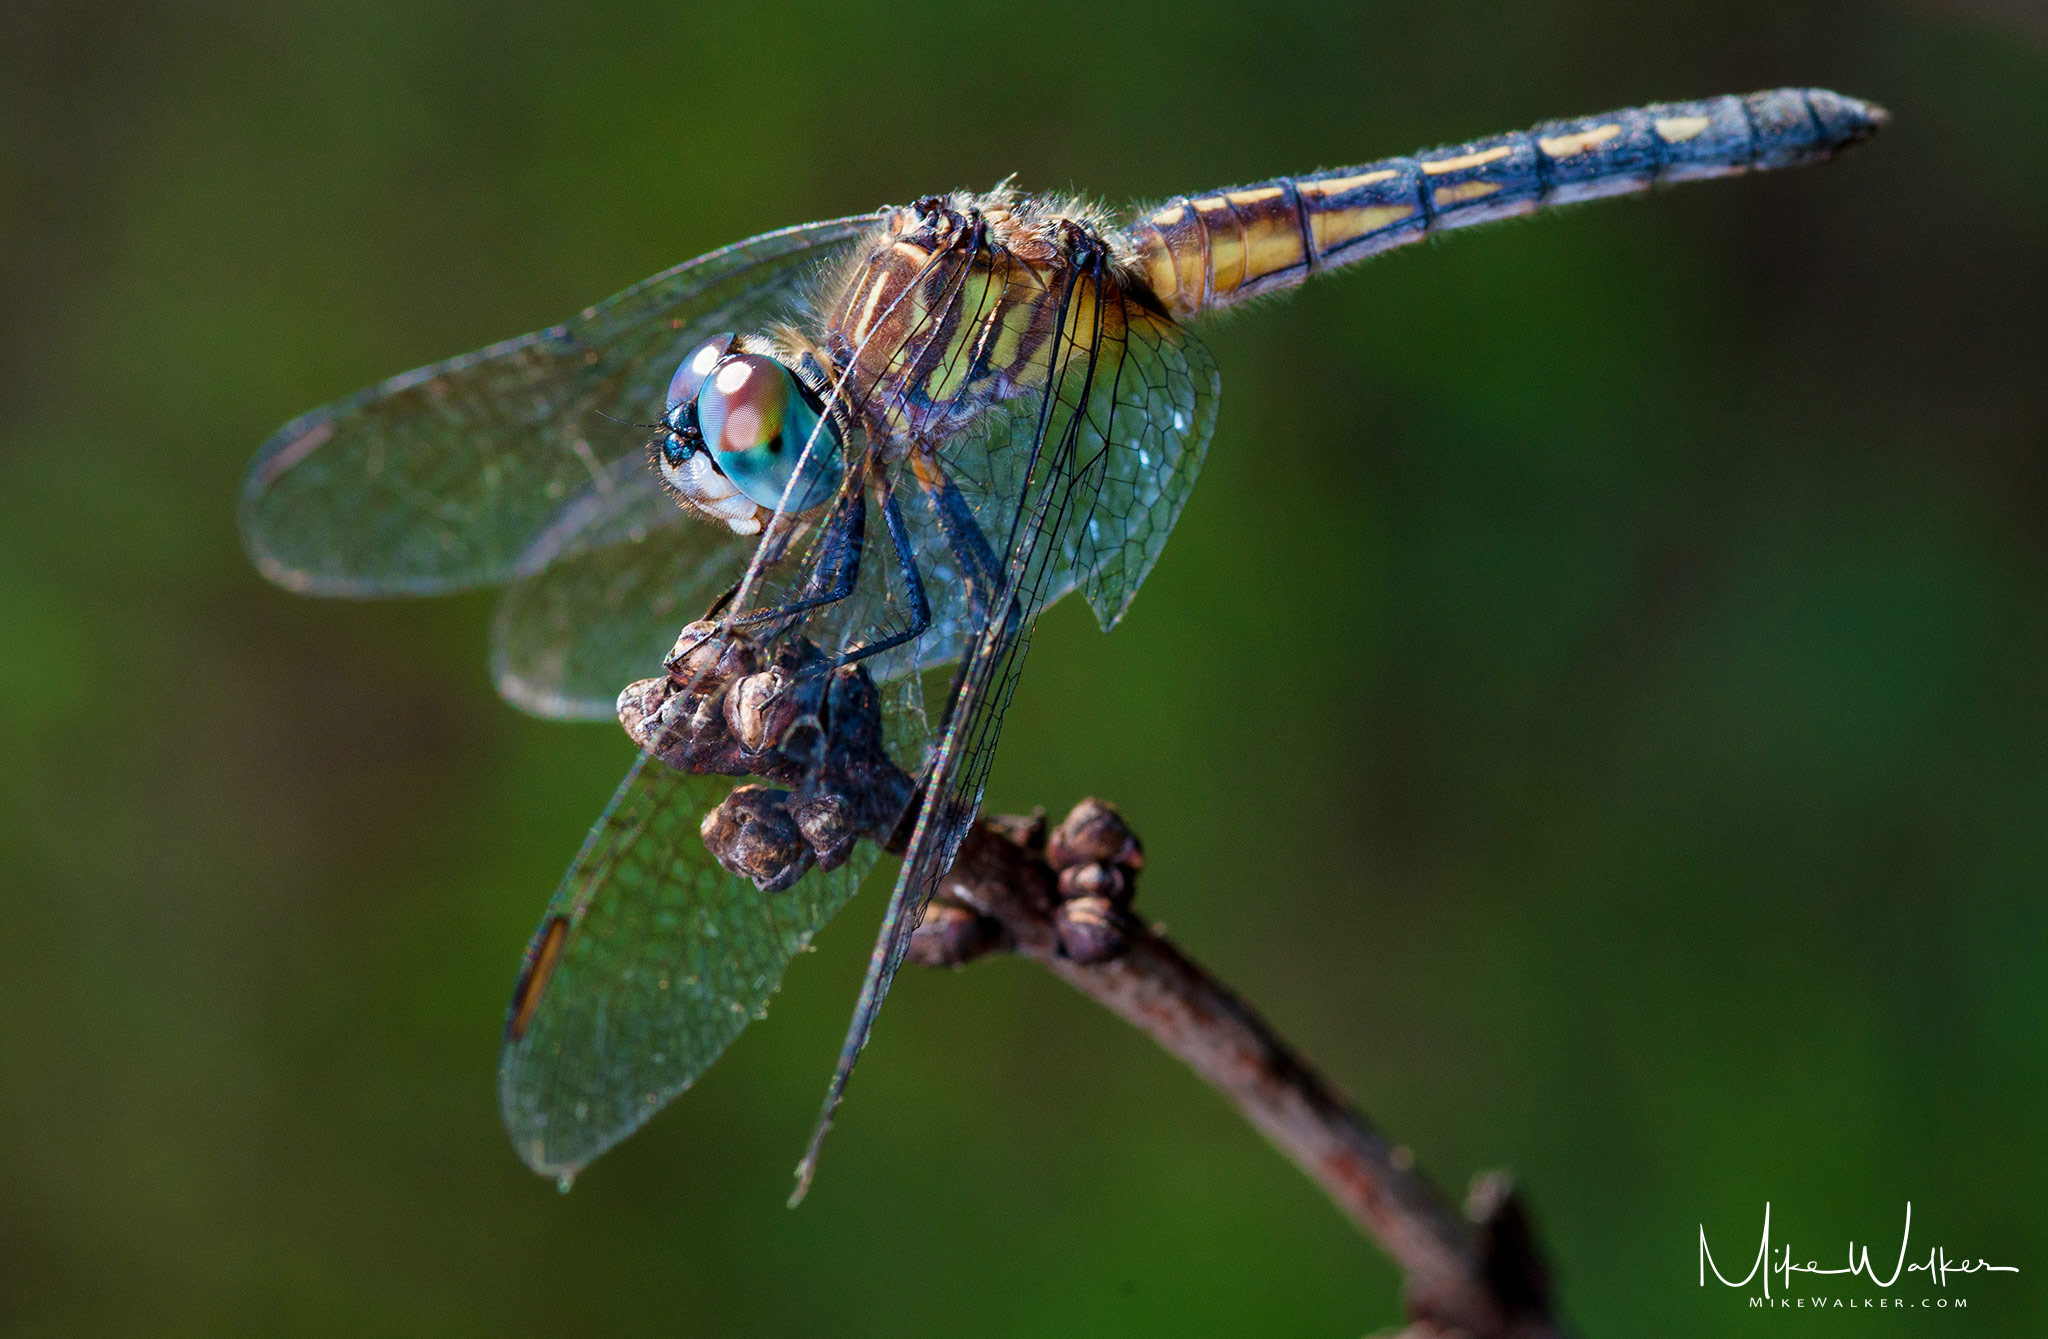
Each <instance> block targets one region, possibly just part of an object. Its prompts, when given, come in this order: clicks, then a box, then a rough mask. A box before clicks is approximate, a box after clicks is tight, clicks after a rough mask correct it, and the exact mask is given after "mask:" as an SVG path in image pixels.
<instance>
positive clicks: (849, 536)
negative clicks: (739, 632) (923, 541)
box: [725, 488, 868, 628]
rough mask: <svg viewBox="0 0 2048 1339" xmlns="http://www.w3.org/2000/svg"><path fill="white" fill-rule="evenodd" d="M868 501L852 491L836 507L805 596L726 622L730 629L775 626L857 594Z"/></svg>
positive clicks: (853, 489) (827, 526)
mask: <svg viewBox="0 0 2048 1339" xmlns="http://www.w3.org/2000/svg"><path fill="white" fill-rule="evenodd" d="M867 519H868V501H867V497H866V495H865V493H863V492H862V490H860V489H858V488H850V489H848V490H847V491H846V494H845V496H843V497H841V498H840V499H839V502H838V503H837V504H836V505H835V506H834V507H833V509H832V515H831V516H830V517H828V518H827V519H826V521H825V529H824V533H823V534H821V535H819V536H818V562H817V565H816V566H815V567H813V568H812V569H811V575H810V579H809V580H808V581H806V582H805V583H804V588H803V593H802V594H800V595H798V596H797V597H796V598H795V599H793V600H790V601H788V602H787V603H785V604H779V605H776V606H775V607H774V608H772V609H757V610H754V611H753V612H752V613H746V614H739V615H736V616H734V617H732V618H730V619H728V620H726V623H725V626H726V627H728V628H747V627H752V626H754V625H755V624H758V623H772V622H775V621H777V620H780V619H786V618H794V617H795V616H796V615H798V614H806V613H809V612H810V611H811V610H813V609H822V608H823V607H824V606H826V605H828V604H837V603H839V602H840V601H841V600H843V599H845V598H846V597H847V596H849V595H851V594H853V588H854V584H855V582H857V581H858V580H859V579H860V559H861V553H862V551H863V549H865V547H866V545H867V528H868V526H867Z"/></svg>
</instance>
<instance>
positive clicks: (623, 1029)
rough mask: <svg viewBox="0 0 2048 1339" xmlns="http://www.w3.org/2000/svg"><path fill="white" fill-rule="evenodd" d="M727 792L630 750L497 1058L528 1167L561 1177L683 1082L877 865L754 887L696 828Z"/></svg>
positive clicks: (733, 1032) (542, 935) (867, 856)
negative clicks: (770, 889)
mask: <svg viewBox="0 0 2048 1339" xmlns="http://www.w3.org/2000/svg"><path fill="white" fill-rule="evenodd" d="M732 786H733V779H732V778H731V777H719V776H692V775H689V774H686V773H682V772H676V771H672V770H670V769H669V768H667V767H664V766H662V765H661V764H660V763H658V762H655V761H653V760H651V759H649V758H647V757H646V756H645V755H642V757H641V758H640V759H639V760H638V761H636V762H635V763H634V765H633V769H632V770H631V771H630V772H628V773H627V774H626V779H625V780H624V781H623V782H622V783H621V784H620V786H619V790H618V793H617V794H616V795H615V796H614V797H613V798H612V802H611V805H610V807H609V808H607V809H606V810H605V813H604V817H602V818H601V819H599V820H598V823H597V826H596V827H595V828H594V829H593V830H592V831H591V834H590V838H589V840H588V841H586V842H585V843H584V846H583V850H582V851H581V852H580V853H579V854H578V855H577V857H576V861H575V863H574V864H573V865H571V866H570V867H569V872H568V874H567V875H565V876H564V877H563V879H562V884H561V887H560V888H558V889H557V890H556V892H555V896H554V898H553V900H551V901H550V902H549V903H548V909H547V914H546V916H545V917H543V918H542V920H541V925H540V929H539V931H538V932H536V934H535V935H534V938H533V941H532V943H531V944H530V945H529V946H528V948H527V952H526V963H525V968H524V970H523V971H522V972H521V974H520V983H519V986H518V988H517V989H516V990H515V991H514V993H513V1003H512V1008H511V1010H510V1012H509V1014H508V1016H507V1019H506V1035H505V1049H504V1053H503V1056H502V1057H501V1059H500V1060H499V1064H498V1102H499V1107H500V1109H501V1111H502V1112H503V1115H504V1118H505V1128H506V1130H507V1131H508V1132H509V1133H510V1134H511V1136H512V1143H513V1146H514V1147H515V1148H516V1149H517V1150H518V1152H519V1156H520V1158H521V1159H523V1160H524V1161H525V1162H526V1164H527V1166H529V1167H531V1168H533V1170H534V1171H536V1172H540V1173H542V1174H543V1175H547V1176H573V1175H574V1174H575V1173H576V1172H577V1171H579V1170H581V1169H582V1168H583V1167H584V1166H586V1165H587V1164H588V1163H589V1162H590V1161H591V1160H592V1159H593V1158H595V1157H597V1156H598V1154H600V1153H602V1152H604V1151H605V1150H606V1149H608V1148H610V1147H611V1146H612V1145H614V1144H616V1143H618V1142H619V1141H620V1140H621V1139H624V1138H625V1137H626V1136H627V1135H629V1134H631V1133H632V1132H633V1131H634V1130H636V1129H638V1128H639V1127H640V1126H641V1125H642V1124H644V1123H645V1122H646V1121H647V1119H648V1118H649V1117H651V1116H652V1115H653V1114H654V1113H655V1112H656V1111H657V1110H659V1109H660V1108H661V1106H662V1105H663V1104H664V1103H666V1102H667V1101H668V1100H669V1099H670V1098H672V1097H674V1096H675V1095H676V1094H677V1093H680V1092H681V1091H682V1090H683V1089H685V1088H687V1087H689V1086H690V1084H691V1082H692V1081H694V1080H695V1079H696V1077H697V1076H698V1075H699V1074H701V1073H703V1072H704V1070H705V1068H706V1067H708V1066H709V1065H710V1064H711V1062H712V1061H713V1060H715V1059H717V1058H718V1056H719V1055H720V1053H722V1052H723V1051H724V1050H725V1048H726V1047H727V1046H728V1045H730V1044H731V1042H732V1039H733V1038H734V1037H736V1036H738V1035H739V1033H740V1030H741V1029H742V1028H744V1027H746V1025H747V1024H748V1023H749V1022H751V1021H752V1020H754V1019H756V1018H759V1017H761V1016H762V1014H763V1012H764V1011H765V1010H766V1007H767V1003H768V997H769V996H770V995H772V994H774V992H775V988H776V986H777V985H778V984H780V982H781V980H782V974H783V972H784V970H785V969H786V968H787V967H788V966H789V962H790V959H791V958H793V957H794V956H795V955H796V954H797V953H799V952H801V951H802V950H803V948H804V946H805V945H806V944H808V943H810V940H811V936H812V935H814V934H816V933H817V931H818V928H819V927H820V926H822V925H824V924H825V922H826V921H828V920H830V919H831V918H832V916H833V914H834V913H836V912H837V911H838V910H839V909H840V907H842V906H843V905H845V903H846V900H847V899H848V898H849V897H851V896H853V893H854V890H855V889H857V888H858V887H859V886H860V881H861V878H862V876H863V875H865V874H866V873H867V871H868V869H869V867H870V866H871V865H872V864H873V863H874V855H873V852H872V848H870V847H867V846H866V845H864V844H863V845H860V846H857V847H856V848H855V853H854V854H853V856H852V857H850V858H849V859H848V860H847V862H846V863H845V864H844V865H841V866H840V867H839V868H838V869H835V870H832V871H831V872H829V873H821V872H819V871H816V870H813V871H812V872H811V873H810V874H809V875H807V876H806V877H804V878H802V879H800V880H798V881H797V883H796V884H795V886H794V887H792V888H790V889H789V890H788V891H786V892H782V893H773V894H769V893H763V892H761V891H760V890H759V889H758V888H756V887H755V886H754V884H753V883H752V882H751V881H750V880H747V879H742V878H738V877H736V876H734V875H732V874H728V873H727V872H726V871H725V870H723V869H721V868H720V867H719V865H718V863H717V862H716V861H715V860H713V859H712V858H711V856H710V854H709V852H707V851H706V850H705V848H704V842H703V840H702V839H701V838H700V837H699V835H698V824H699V823H700V822H702V820H703V817H704V815H705V813H706V812H707V811H708V810H710V809H711V808H712V807H713V806H715V805H716V804H717V803H718V802H719V801H720V800H721V799H723V798H724V796H725V794H726V793H727V792H728V791H730V790H731V789H732Z"/></svg>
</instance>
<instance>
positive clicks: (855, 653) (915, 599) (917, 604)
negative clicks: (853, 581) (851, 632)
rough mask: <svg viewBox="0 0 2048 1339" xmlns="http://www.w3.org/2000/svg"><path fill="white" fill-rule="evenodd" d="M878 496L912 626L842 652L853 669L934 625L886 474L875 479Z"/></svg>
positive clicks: (907, 532)
mask: <svg viewBox="0 0 2048 1339" xmlns="http://www.w3.org/2000/svg"><path fill="white" fill-rule="evenodd" d="M875 492H876V493H877V494H878V495H879V496H880V497H881V499H882V524H883V525H884V526H885V527H886V528H887V529H888V531H889V547H890V548H891V549H893V550H895V553H896V571H897V574H898V575H900V576H901V577H902V578H903V591H904V594H905V595H907V596H908V597H909V599H910V626H909V627H907V628H905V629H904V630H903V631H901V632H896V633H891V634H890V635H888V636H887V637H879V638H877V639H875V640H874V641H872V642H869V643H867V644H866V645H865V646H857V647H855V648H854V649H853V650H851V651H842V652H841V653H840V654H839V657H838V659H837V661H836V663H837V664H839V665H851V664H853V663H854V662H855V661H857V660H865V659H867V658H868V657H869V656H877V655H880V654H881V653H882V652H884V651H888V650H893V649H894V648H896V647H898V646H901V645H903V644H904V643H905V642H909V641H915V640H916V639H917V638H919V637H922V636H923V635H924V632H925V629H927V628H929V627H930V626H931V625H932V606H931V601H930V600H928V599H926V598H925V593H924V577H923V576H922V575H921V574H920V573H919V572H918V570H917V556H916V554H915V553H914V552H913V551H912V550H911V547H910V528H909V527H908V526H907V525H905V524H904V523H903V509H902V507H900V506H899V505H897V502H896V488H895V485H893V484H892V483H890V481H889V476H888V475H887V474H878V475H877V476H876V478H875Z"/></svg>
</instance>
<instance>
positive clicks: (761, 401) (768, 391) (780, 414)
mask: <svg viewBox="0 0 2048 1339" xmlns="http://www.w3.org/2000/svg"><path fill="white" fill-rule="evenodd" d="M697 427H698V430H699V431H700V432H701V433H702V434H703V436H704V447H705V449H706V450H708V451H709V452H710V453H711V459H712V462H713V463H714V464H716V465H717V466H718V471H719V473H721V474H723V475H724V476H725V477H726V478H727V479H730V480H731V481H732V483H733V486H734V487H736V488H738V489H739V490H740V491H741V492H742V493H744V494H746V495H747V497H748V498H750V499H752V500H753V501H754V502H756V503H758V504H760V505H761V506H763V507H768V508H770V509H773V508H776V507H780V506H782V505H783V499H784V497H785V495H786V496H787V497H788V508H787V510H788V511H789V512H790V513H791V514H795V513H798V512H805V511H809V510H811V509H812V508H813V507H818V506H822V505H824V503H825V502H826V501H828V500H829V499H830V498H831V496H832V494H833V493H834V492H836V491H837V490H838V488H839V477H840V472H841V465H840V457H839V434H838V432H837V431H835V430H834V428H833V425H832V423H831V422H830V421H829V420H823V419H822V418H821V416H820V414H819V412H818V408H817V406H815V405H813V404H812V403H811V400H810V398H809V397H808V396H807V395H805V394H804V391H803V388H802V387H801V386H800V385H799V384H798V383H797V379H796V377H795V376H794V375H792V374H791V372H790V370H789V369H788V368H787V367H784V366H783V365H782V364H781V363H779V362H777V361H776V360H775V359H773V358H769V357H765V356H763V355H761V354H758V353H741V354H733V355H731V356H729V357H725V358H721V359H719V360H718V361H717V363H716V365H715V366H714V367H713V368H712V370H711V375H710V377H709V378H708V379H707V380H706V381H705V382H704V384H703V386H702V388H701V389H700V390H699V391H698V393H697ZM799 461H801V462H802V463H803V470H802V477H801V478H800V479H798V480H797V482H796V485H795V486H794V487H792V486H791V482H790V481H791V479H792V478H794V477H796V476H797V473H798V470H797V464H798V462H799Z"/></svg>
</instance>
